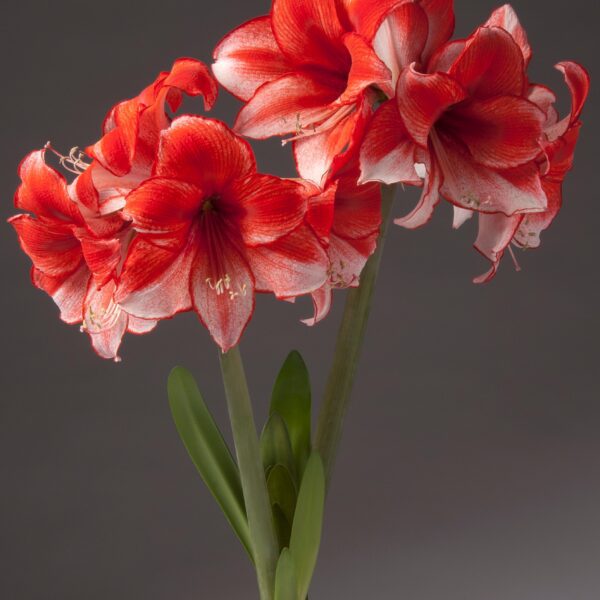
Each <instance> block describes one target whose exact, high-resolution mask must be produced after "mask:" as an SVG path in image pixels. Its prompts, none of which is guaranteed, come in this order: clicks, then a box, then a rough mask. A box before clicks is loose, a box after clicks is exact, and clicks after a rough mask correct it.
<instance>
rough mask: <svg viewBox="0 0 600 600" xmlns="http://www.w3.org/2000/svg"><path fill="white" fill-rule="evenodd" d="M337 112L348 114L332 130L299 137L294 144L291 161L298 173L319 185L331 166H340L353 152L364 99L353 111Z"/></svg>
mask: <svg viewBox="0 0 600 600" xmlns="http://www.w3.org/2000/svg"><path fill="white" fill-rule="evenodd" d="M338 110H339V111H349V112H348V114H346V115H345V116H344V117H343V118H341V119H340V120H339V121H338V122H337V123H336V124H335V125H334V126H333V127H332V128H330V129H327V130H325V131H323V132H322V133H317V134H313V135H311V134H310V133H309V134H307V135H306V136H301V137H300V138H299V139H297V140H296V141H295V142H294V158H295V160H296V168H297V170H298V173H299V174H300V176H301V177H303V178H304V179H308V180H310V181H312V182H314V183H316V184H317V185H319V186H322V185H323V183H324V180H325V179H326V178H327V177H328V176H329V174H330V172H331V169H332V167H333V166H334V164H335V165H336V168H337V165H338V164H340V165H341V164H342V163H343V162H345V160H347V159H348V158H349V157H350V156H352V153H353V152H354V150H355V148H356V146H357V144H359V143H360V141H361V139H362V133H363V131H364V127H365V124H366V121H367V118H368V115H369V113H370V107H369V104H368V102H367V99H366V97H363V98H362V100H361V102H360V104H359V105H358V106H357V107H356V108H353V107H351V106H345V107H340V108H338Z"/></svg>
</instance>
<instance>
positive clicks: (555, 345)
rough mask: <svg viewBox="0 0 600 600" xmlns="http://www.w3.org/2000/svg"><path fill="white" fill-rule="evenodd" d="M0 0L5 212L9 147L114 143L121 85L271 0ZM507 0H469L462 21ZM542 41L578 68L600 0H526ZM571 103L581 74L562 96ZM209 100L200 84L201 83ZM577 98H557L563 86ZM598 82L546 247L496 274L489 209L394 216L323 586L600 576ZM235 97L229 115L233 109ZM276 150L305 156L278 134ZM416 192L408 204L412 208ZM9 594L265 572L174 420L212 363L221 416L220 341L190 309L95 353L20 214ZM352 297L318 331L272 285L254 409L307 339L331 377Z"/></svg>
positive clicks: (452, 589)
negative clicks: (39, 267)
mask: <svg viewBox="0 0 600 600" xmlns="http://www.w3.org/2000/svg"><path fill="white" fill-rule="evenodd" d="M7 4H8V3H6V4H5V5H4V6H3V11H2V19H1V21H0V61H1V66H2V71H1V72H2V74H3V79H4V83H3V94H2V99H1V102H2V143H1V145H0V153H1V160H0V169H1V191H0V193H1V197H2V204H1V206H2V209H1V210H2V218H3V219H4V218H5V217H9V216H10V215H11V214H12V213H13V209H12V204H11V199H12V194H13V191H14V189H15V187H16V184H17V176H16V166H17V163H18V161H19V160H20V158H21V157H22V156H23V155H25V153H27V152H28V151H29V150H30V149H33V148H39V147H41V146H42V145H43V144H44V143H45V142H46V141H47V140H49V139H50V140H52V141H53V143H54V144H55V146H56V147H58V148H62V149H65V150H68V149H69V148H71V147H72V146H74V145H76V144H77V145H81V146H83V145H85V144H87V143H89V142H91V141H93V140H94V139H96V137H97V135H98V133H99V127H100V122H101V119H102V118H103V116H104V114H105V112H106V110H107V109H108V108H109V107H110V106H111V105H112V104H113V103H114V102H116V101H117V100H119V99H122V98H127V97H130V96H132V95H135V94H136V93H137V92H138V90H140V89H141V88H142V87H143V86H144V85H146V84H147V83H148V82H150V81H151V80H152V79H153V78H154V76H155V74H156V73H157V72H158V71H159V70H160V69H164V68H168V67H169V65H170V64H171V61H172V60H173V59H174V58H176V57H178V56H181V55H189V56H195V57H198V58H201V59H204V60H207V61H208V60H209V59H210V55H211V50H212V48H213V46H214V44H215V43H216V42H217V41H218V39H219V37H220V36H221V35H222V34H225V33H226V32H227V31H229V30H230V29H231V28H233V27H234V26H236V25H237V24H239V23H241V22H243V21H244V20H246V19H247V18H250V17H252V16H255V15H259V14H262V13H265V12H267V10H268V6H269V3H268V1H267V0H252V1H249V0H237V1H235V0H219V1H218V2H207V1H204V0H194V1H193V2H192V1H186V0H171V2H168V3H166V2H158V1H156V0H144V2H141V1H139V2H122V1H115V0H104V1H101V2H67V1H55V2H41V1H38V2H32V1H31V0H21V1H20V2H14V3H10V4H9V5H7ZM494 5H495V2H492V0H457V2H456V11H457V15H458V33H459V34H461V35H464V34H467V33H468V32H470V31H471V30H472V29H473V28H474V27H475V26H476V25H478V24H479V23H481V22H483V20H484V19H485V18H486V17H487V15H488V14H489V12H490V11H491V10H492V8H493V7H494ZM516 8H517V9H518V11H519V13H520V15H521V18H522V20H523V22H524V24H525V26H526V27H527V29H528V32H529V34H530V39H531V42H532V44H533V46H534V49H535V52H536V54H535V59H534V62H533V66H532V78H533V79H534V80H538V81H540V82H545V83H548V84H550V85H551V86H552V87H554V88H557V89H560V90H562V89H563V88H562V80H561V77H560V75H559V74H558V73H555V72H554V70H553V69H552V65H553V64H554V63H555V62H557V61H559V60H562V59H567V58H570V59H576V60H580V61H581V62H583V63H584V64H585V65H586V66H587V67H588V68H589V69H590V71H591V73H592V76H594V74H595V73H596V72H597V67H598V60H599V57H600V52H598V50H599V48H598V31H597V27H596V25H595V24H596V23H597V22H598V17H599V16H600V10H599V6H598V4H597V3H596V2H590V0H570V1H569V2H568V3H565V2H564V1H563V0H518V1H517V2H516ZM561 97H562V98H563V100H564V99H565V94H562V96H561ZM195 106H198V105H195ZM564 107H566V103H565V104H563V108H564ZM595 108H597V96H596V94H595V90H594V91H593V93H592V97H591V99H590V101H589V103H588V107H587V110H586V112H585V114H584V121H585V127H584V129H583V134H582V139H581V143H580V146H579V149H578V158H577V161H576V167H575V170H574V171H573V173H572V174H571V176H570V177H569V179H568V181H567V183H566V186H565V193H566V206H565V208H564V210H563V212H562V214H561V216H560V218H559V219H558V221H557V222H556V224H555V226H554V227H553V228H552V229H551V230H550V231H549V232H548V233H547V234H546V236H545V239H544V244H543V249H542V250H540V251H538V252H535V253H528V254H520V255H519V256H520V259H521V263H522V266H523V271H522V272H521V273H516V272H515V271H514V270H513V269H512V267H511V264H510V261H506V262H505V264H504V265H503V267H502V269H501V272H500V274H499V276H498V277H497V279H496V280H495V281H494V282H493V283H492V284H490V285H488V286H485V287H476V286H474V285H472V284H471V283H470V279H471V277H472V276H473V275H476V274H478V273H480V272H481V271H482V270H483V269H485V268H486V265H485V263H484V261H483V260H482V259H481V258H480V257H479V256H478V255H477V254H476V253H475V252H474V251H473V250H472V249H471V243H472V241H473V239H474V234H475V233H474V230H473V225H470V226H467V227H466V228H465V229H464V230H461V231H459V232H453V231H452V230H451V228H450V211H449V207H447V206H444V207H442V208H441V209H440V210H439V211H438V213H437V215H436V218H435V219H434V222H433V223H432V224H431V225H430V226H429V227H427V228H425V229H423V230H420V231H417V232H406V231H403V230H401V229H399V228H394V230H393V231H392V235H391V237H390V240H389V245H388V246H387V248H386V253H385V259H384V265H383V270H382V274H381V279H380V285H379V289H378V291H377V295H376V300H375V306H374V314H373V318H372V321H371V323H370V328H369V335H368V339H367V343H366V348H365V353H364V359H363V361H362V365H361V368H360V373H359V377H358V381H357V384H356V388H355V394H354V401H353V406H352V410H351V412H350V415H349V418H348V420H347V427H346V430H345V436H344V442H343V446H342V449H341V450H342V451H341V456H340V460H339V463H338V468H337V471H336V473H335V480H334V485H333V488H332V493H331V496H330V501H329V503H328V507H327V509H328V510H327V521H326V529H325V536H324V541H323V547H322V552H321V555H320V561H319V565H318V570H317V572H316V577H315V582H314V591H313V593H312V595H311V598H314V599H315V600H318V599H325V598H328V599H329V598H333V599H336V600H337V599H352V600H354V599H356V600H358V599H361V600H362V599H367V598H368V599H371V598H373V599H377V600H379V599H396V598H398V599H410V600H437V599H444V600H567V599H568V600H594V599H597V598H598V597H599V596H600V568H599V566H600V564H599V563H600V458H599V454H600V437H599V431H600V406H599V403H598V400H599V397H600V394H599V393H598V392H599V391H600V384H599V383H598V371H599V368H598V360H597V359H598V348H597V340H598V336H599V334H600V327H599V319H598V315H597V309H598V299H599V289H600V288H599V281H598V276H597V256H598V250H597V237H598V234H597V231H598V217H599V215H600V205H599V203H598V198H597V189H598V184H597V176H598V164H599V163H598V158H599V156H598V146H597V139H598V136H599V135H600V130H599V127H598V125H599V119H598V113H597V111H596V110H594V109H595ZM235 109H236V103H235V102H234V101H233V100H232V99H231V98H230V97H228V96H227V95H226V94H223V96H222V98H221V102H220V103H219V105H218V110H217V111H216V113H215V114H216V115H217V116H219V117H221V118H224V119H226V120H228V122H230V123H231V122H232V120H233V117H234V114H235ZM256 147H257V149H258V153H259V161H260V164H261V166H262V168H263V169H264V170H266V171H271V172H274V173H277V174H281V175H286V174H291V168H290V160H289V156H288V155H287V153H286V152H282V151H281V150H280V146H279V144H278V142H275V141H274V142H267V143H261V144H257V146H256ZM412 201H414V194H406V195H405V196H403V197H402V198H401V201H400V202H399V203H398V204H397V206H396V212H397V213H398V214H400V213H401V212H404V211H405V210H406V208H407V207H408V205H409V203H410V202H412ZM1 231H2V234H1V235H0V265H1V268H2V281H3V291H2V294H1V295H0V314H1V315H2V317H1V318H2V326H1V330H0V331H1V332H2V337H1V339H2V346H1V352H2V354H1V361H0V364H1V368H2V388H1V389H2V399H1V405H0V469H1V478H2V479H1V481H2V483H1V486H2V488H1V493H0V508H1V513H0V528H1V531H0V555H1V556H0V597H1V598H2V599H6V600H13V599H18V600H34V599H36V600H38V599H39V600H45V599H59V600H71V599H72V600H106V599H109V598H110V599H121V598H123V599H133V598H135V599H137V598H143V599H145V600H187V599H190V600H192V599H199V598H206V599H211V600H219V599H229V600H231V599H236V600H237V599H247V598H250V599H251V598H255V597H256V594H255V592H254V579H253V573H252V571H251V569H250V567H249V565H248V563H247V561H246V558H245V556H244V554H243V552H242V551H241V550H240V549H239V548H238V546H237V542H236V540H235V539H234V537H233V535H232V534H231V533H230V532H229V530H228V528H227V526H226V524H225V521H224V519H223V518H222V517H221V515H220V513H219V511H218V509H217V508H216V506H215V505H214V504H213V501H212V499H211V498H210V496H209V494H208V493H207V491H206V490H205V489H204V487H203V484H202V482H201V481H200V479H199V478H198V477H197V476H196V473H195V472H194V469H193V467H192V465H191V463H190V461H189V460H188V458H187V456H186V453H185V451H184V449H183V447H182V445H181V443H180V442H179V439H178V437H177V434H176V432H175V429H174V427H173V425H172V423H171V419H170V415H169V411H168V406H167V401H166V394H165V379H166V376H167V373H168V371H169V369H170V367H171V366H173V365H175V364H182V365H185V366H187V367H189V368H190V369H192V370H193V372H194V373H195V374H196V375H197V377H198V379H199V381H200V383H201V387H202V389H203V391H204V394H205V397H206V398H207V399H208V401H209V403H210V405H211V406H212V407H213V409H214V411H215V413H216V414H217V416H218V418H219V420H220V422H221V423H222V424H223V426H224V427H226V420H225V410H224V399H223V393H222V389H221V383H220V378H219V374H218V362H217V355H216V350H215V348H214V347H213V345H212V343H211V341H210V340H209V338H208V335H207V334H206V332H205V330H204V329H203V328H202V327H201V326H200V325H199V323H198V322H197V321H196V319H195V318H194V317H193V316H192V315H186V316H181V317H178V318H177V319H175V320H174V321H169V322H165V323H162V324H161V325H160V326H159V328H158V330H157V331H156V332H155V333H153V334H152V335H150V336H145V337H142V338H135V337H131V338H129V339H127V340H126V342H125V345H124V349H123V358H124V361H123V363H122V364H120V365H115V364H112V363H110V362H103V361H102V360H101V359H99V358H97V357H96V356H95V355H94V354H93V352H92V351H91V349H90V347H89V344H88V340H87V339H86V337H85V336H83V335H80V334H79V333H78V332H77V329H76V328H75V327H68V326H66V325H64V324H62V323H61V322H59V320H58V318H57V311H56V309H55V307H54V305H53V304H52V302H51V301H50V300H49V299H48V298H46V297H45V296H44V295H43V294H42V293H41V292H38V291H36V290H34V289H33V288H32V287H31V285H30V284H29V280H28V269H29V261H28V259H27V258H26V257H25V256H24V255H22V254H21V253H20V251H19V250H18V247H17V242H16V237H15V235H14V233H13V232H12V231H11V230H10V228H9V227H8V226H6V225H3V226H2V230H1ZM342 304H343V297H342V296H341V295H340V296H339V297H338V298H337V301H336V304H335V310H334V311H333V314H332V315H331V317H330V318H329V319H328V320H327V321H326V322H325V323H323V324H322V325H321V326H319V327H318V328H317V329H313V330H310V329H308V328H306V327H304V326H302V325H301V324H299V323H298V319H299V318H300V317H301V316H305V315H306V314H307V313H308V311H309V310H310V307H309V304H308V303H305V302H303V303H300V304H299V305H298V306H295V307H294V306H290V305H287V304H284V303H277V302H276V301H274V300H273V299H270V298H267V297H263V298H260V299H259V302H258V306H257V311H256V315H255V317H254V320H253V322H252V324H251V326H250V328H249V330H248V331H247V334H246V336H245V338H244V341H243V351H244V354H245V356H246V361H247V370H248V372H249V375H250V384H251V388H252V392H253V396H254V401H255V404H256V407H257V409H256V410H257V413H258V418H259V420H260V421H261V422H262V421H263V418H264V415H265V411H266V406H267V399H268V396H269V391H270V388H271V384H272V381H273V379H274V377H275V374H276V372H277V370H278V367H279V365H280V363H281V361H282V360H283V358H284V356H285V355H286V353H287V351H288V350H290V349H291V348H298V349H299V350H301V351H302V352H303V354H304V355H305V356H306V359H307V362H308V364H309V366H310V369H311V373H312V378H313V383H314V395H315V398H316V399H318V398H319V397H320V394H321V392H322V389H323V386H324V380H325V377H326V372H327V367H328V365H329V360H330V356H331V350H332V346H333V342H334V338H335V332H336V329H337V325H338V322H339V318H340V313H341V310H340V309H341V306H342Z"/></svg>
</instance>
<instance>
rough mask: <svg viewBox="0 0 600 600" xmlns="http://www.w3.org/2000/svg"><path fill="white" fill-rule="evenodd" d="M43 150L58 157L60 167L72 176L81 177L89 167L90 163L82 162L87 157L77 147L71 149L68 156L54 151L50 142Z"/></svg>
mask: <svg viewBox="0 0 600 600" xmlns="http://www.w3.org/2000/svg"><path fill="white" fill-rule="evenodd" d="M44 149H45V150H50V151H51V152H53V153H54V154H55V155H56V156H57V157H58V162H59V163H60V166H61V167H62V168H63V169H65V170H66V171H69V173H73V174H74V175H81V174H82V173H83V172H84V171H85V170H86V169H87V168H88V167H89V166H90V163H87V162H85V160H84V159H85V158H87V155H86V154H85V152H83V151H82V150H80V149H79V147H78V146H74V147H73V148H71V150H70V151H69V155H68V156H65V155H64V154H61V153H60V152H58V151H57V150H55V149H54V148H53V147H52V144H51V143H50V142H46V145H45V146H44Z"/></svg>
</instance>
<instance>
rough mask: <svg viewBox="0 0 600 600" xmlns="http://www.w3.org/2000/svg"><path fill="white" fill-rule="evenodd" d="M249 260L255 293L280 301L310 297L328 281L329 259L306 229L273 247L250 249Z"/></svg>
mask: <svg viewBox="0 0 600 600" xmlns="http://www.w3.org/2000/svg"><path fill="white" fill-rule="evenodd" d="M246 258H247V260H248V263H249V264H250V268H251V269H252V273H253V274H254V277H255V279H256V289H257V290H258V291H261V292H273V293H274V294H275V295H276V296H277V297H278V298H291V297H295V296H302V295H304V294H308V293H311V292H313V291H315V290H316V289H318V288H320V287H321V286H322V285H323V284H324V283H325V282H326V281H327V265H328V260H327V255H326V254H325V251H324V250H323V248H322V246H321V244H320V243H319V242H318V240H317V238H316V236H315V235H314V234H313V233H312V231H311V230H310V229H309V228H308V227H307V226H306V225H302V226H300V227H299V228H298V229H296V230H294V231H293V232H292V233H290V234H288V235H286V236H285V237H283V238H280V239H279V240H277V241H276V242H273V243H272V244H268V245H264V246H257V247H255V248H247V249H246Z"/></svg>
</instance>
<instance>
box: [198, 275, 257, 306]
mask: <svg viewBox="0 0 600 600" xmlns="http://www.w3.org/2000/svg"><path fill="white" fill-rule="evenodd" d="M205 281H206V285H208V287H209V288H210V289H211V290H212V291H213V292H216V294H217V296H222V295H223V294H225V293H227V295H228V296H229V299H230V300H235V299H236V298H238V297H240V296H247V295H248V287H247V285H246V284H245V283H244V284H238V286H237V291H235V290H234V289H233V287H232V283H233V282H232V280H231V277H230V276H229V275H228V274H227V273H226V274H225V276H224V277H221V278H220V279H219V280H217V281H216V282H215V281H214V280H213V278H212V277H207V278H206V280H205Z"/></svg>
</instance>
